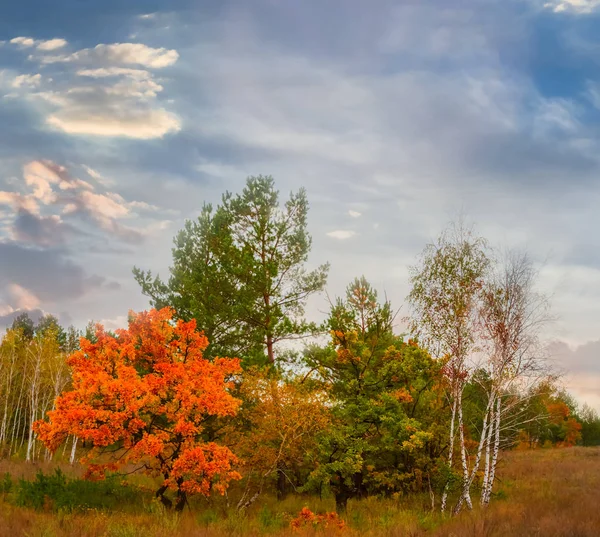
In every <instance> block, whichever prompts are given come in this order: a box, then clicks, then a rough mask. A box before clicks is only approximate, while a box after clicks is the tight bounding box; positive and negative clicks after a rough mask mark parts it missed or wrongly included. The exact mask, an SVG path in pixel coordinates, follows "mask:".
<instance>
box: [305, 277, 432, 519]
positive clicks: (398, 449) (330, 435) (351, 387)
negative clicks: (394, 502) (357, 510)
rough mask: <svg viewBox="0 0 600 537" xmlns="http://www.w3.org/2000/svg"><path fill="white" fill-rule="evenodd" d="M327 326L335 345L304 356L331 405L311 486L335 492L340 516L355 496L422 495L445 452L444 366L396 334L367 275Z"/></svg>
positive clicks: (353, 287)
mask: <svg viewBox="0 0 600 537" xmlns="http://www.w3.org/2000/svg"><path fill="white" fill-rule="evenodd" d="M328 322H329V327H330V329H331V334H332V342H331V344H330V345H328V346H327V347H325V348H320V347H312V348H309V349H308V350H307V351H306V353H305V362H306V365H307V366H308V367H309V368H310V370H311V371H312V372H317V373H318V376H319V378H320V379H321V381H322V382H323V383H324V385H325V386H326V387H327V391H328V393H329V395H330V397H331V399H332V402H331V412H332V426H331V427H330V428H329V429H328V430H327V431H326V432H325V433H324V434H322V435H320V437H319V446H320V454H321V459H320V464H319V465H318V467H317V468H316V469H315V470H314V471H313V472H312V474H311V479H310V482H309V487H312V488H320V487H321V486H326V487H329V488H330V489H331V490H332V492H333V493H334V495H335V499H336V508H337V510H338V512H344V511H345V510H346V505H347V502H348V499H350V498H352V497H360V496H362V495H365V494H391V493H394V492H408V491H413V490H421V488H422V487H423V485H424V483H425V481H426V480H427V479H429V478H430V476H431V474H432V473H434V472H435V465H436V459H437V455H438V454H439V451H440V442H439V434H437V432H438V431H437V428H436V427H437V425H436V423H435V422H434V420H439V413H438V412H436V409H438V408H439V403H440V398H439V396H438V393H439V390H438V389H437V388H438V387H439V384H438V381H439V380H440V378H441V376H440V364H439V363H438V362H437V361H435V360H433V359H432V358H431V357H430V356H429V355H428V354H427V353H426V352H425V351H424V350H422V349H421V348H419V347H418V346H417V345H416V343H414V342H412V341H409V342H408V343H405V342H404V341H403V339H402V337H400V336H396V335H395V334H394V333H393V331H392V325H393V314H392V310H391V307H390V303H389V302H387V301H386V302H384V303H383V304H380V303H379V302H378V300H377V293H376V292H375V290H374V289H373V288H372V287H371V285H370V284H369V283H368V282H367V281H366V280H365V279H364V277H363V278H360V279H356V280H355V281H354V282H353V283H352V284H351V285H350V286H349V287H348V289H347V293H346V298H345V300H341V299H338V301H337V302H336V304H335V305H334V306H333V307H332V311H331V314H330V317H329V321H328Z"/></svg>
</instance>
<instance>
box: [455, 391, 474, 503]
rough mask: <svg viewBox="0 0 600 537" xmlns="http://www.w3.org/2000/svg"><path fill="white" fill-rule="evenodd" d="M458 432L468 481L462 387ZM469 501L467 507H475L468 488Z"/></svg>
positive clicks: (459, 400)
mask: <svg viewBox="0 0 600 537" xmlns="http://www.w3.org/2000/svg"><path fill="white" fill-rule="evenodd" d="M458 432H459V440H460V458H461V462H462V470H463V483H466V482H467V481H468V480H469V465H468V461H467V449H466V447H465V431H464V422H463V411H462V387H461V390H460V398H459V399H458ZM464 500H465V502H466V503H467V507H468V508H469V509H473V504H472V502H471V493H470V492H469V490H468V489H467V492H466V494H465V498H464Z"/></svg>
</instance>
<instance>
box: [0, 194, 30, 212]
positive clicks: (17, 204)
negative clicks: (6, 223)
mask: <svg viewBox="0 0 600 537" xmlns="http://www.w3.org/2000/svg"><path fill="white" fill-rule="evenodd" d="M0 205H11V206H12V207H13V209H14V210H15V211H21V210H24V211H27V212H29V213H31V214H38V213H39V210H40V208H39V205H38V202H37V200H36V199H35V197H34V196H31V195H23V194H20V193H19V192H4V191H0Z"/></svg>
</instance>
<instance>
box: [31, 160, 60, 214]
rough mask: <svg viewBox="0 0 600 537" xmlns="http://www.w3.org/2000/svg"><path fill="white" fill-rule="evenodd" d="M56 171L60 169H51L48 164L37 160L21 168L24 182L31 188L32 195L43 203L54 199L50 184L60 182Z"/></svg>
mask: <svg viewBox="0 0 600 537" xmlns="http://www.w3.org/2000/svg"><path fill="white" fill-rule="evenodd" d="M56 171H60V169H59V170H53V169H52V168H51V167H50V166H47V165H46V164H45V163H43V162H41V161H37V160H36V161H33V162H30V163H28V164H26V165H25V167H24V169H23V178H24V179H25V184H26V185H28V186H30V187H32V188H33V193H32V194H33V196H34V197H35V198H37V199H38V200H40V201H41V202H42V203H43V204H45V205H48V204H51V203H54V202H55V201H56V194H55V193H54V191H53V189H52V185H54V184H56V185H58V184H59V183H60V182H61V178H60V176H59V175H58V174H57V173H56ZM62 171H64V168H62Z"/></svg>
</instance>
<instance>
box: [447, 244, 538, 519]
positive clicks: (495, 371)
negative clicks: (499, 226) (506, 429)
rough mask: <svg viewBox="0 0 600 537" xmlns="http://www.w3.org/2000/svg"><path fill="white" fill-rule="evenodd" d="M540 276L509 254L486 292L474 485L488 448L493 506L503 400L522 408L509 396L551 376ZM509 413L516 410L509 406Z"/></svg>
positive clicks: (485, 491)
mask: <svg viewBox="0 0 600 537" xmlns="http://www.w3.org/2000/svg"><path fill="white" fill-rule="evenodd" d="M536 275H537V274H536V271H535V269H534V267H533V263H532V262H531V260H530V259H529V257H528V256H527V255H526V254H525V253H518V252H515V251H513V252H508V253H507V254H506V256H505V259H504V262H503V263H502V264H501V265H499V266H498V267H497V269H496V270H495V271H492V272H491V273H490V275H489V277H488V279H487V281H486V282H485V285H484V287H483V289H482V293H481V296H482V299H481V309H480V314H479V315H480V317H479V318H480V322H481V332H482V336H483V339H484V342H485V345H484V350H485V352H486V353H487V367H488V373H489V377H490V379H491V384H490V389H489V393H488V406H487V409H486V413H485V415H484V427H483V430H482V438H481V441H480V444H479V449H478V452H477V458H476V463H475V465H474V468H473V474H472V475H471V477H470V481H472V480H473V478H474V472H475V470H476V469H477V467H478V464H479V460H480V457H481V453H482V448H483V445H484V444H485V445H486V453H485V466H484V477H483V487H482V494H481V503H482V505H486V504H487V503H489V501H490V497H491V492H492V488H493V485H494V478H495V471H496V463H497V461H498V450H499V447H500V433H501V429H502V417H503V402H507V400H511V399H512V400H513V401H515V402H516V403H517V404H522V401H521V398H519V397H516V398H515V397H511V396H510V395H511V394H512V393H513V392H514V391H515V390H516V389H518V390H520V391H524V390H525V389H527V387H528V386H531V385H535V383H537V382H538V381H539V379H540V378H544V377H545V376H546V367H545V366H544V361H543V355H542V352H541V348H540V345H539V333H540V329H541V328H542V327H543V326H544V325H545V324H546V323H547V322H548V321H549V320H550V317H549V315H548V312H549V303H548V300H547V298H546V297H545V296H543V295H541V294H539V293H537V292H536V291H535V288H534V286H535V281H536ZM506 410H507V411H511V409H510V407H508V408H507V409H506ZM486 435H487V437H486ZM490 451H491V457H490ZM459 504H460V502H459ZM458 507H459V508H460V505H459V506H458Z"/></svg>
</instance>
